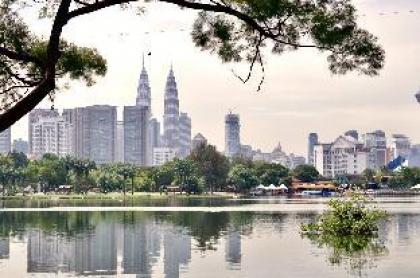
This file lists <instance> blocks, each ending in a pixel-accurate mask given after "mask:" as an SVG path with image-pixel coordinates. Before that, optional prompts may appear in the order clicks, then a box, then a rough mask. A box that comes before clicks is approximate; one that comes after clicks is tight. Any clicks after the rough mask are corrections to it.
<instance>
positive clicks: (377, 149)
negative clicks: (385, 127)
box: [362, 130, 387, 169]
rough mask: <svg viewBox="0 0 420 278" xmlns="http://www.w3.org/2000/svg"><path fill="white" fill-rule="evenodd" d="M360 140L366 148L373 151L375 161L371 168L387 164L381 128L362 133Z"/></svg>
mask: <svg viewBox="0 0 420 278" xmlns="http://www.w3.org/2000/svg"><path fill="white" fill-rule="evenodd" d="M362 141H363V144H364V146H365V147H366V148H368V149H370V150H371V152H372V153H373V156H374V159H375V163H374V165H373V169H380V168H381V167H383V166H385V165H386V164H387V159H386V137H385V132H383V131H382V130H375V131H373V132H369V133H366V134H363V135H362Z"/></svg>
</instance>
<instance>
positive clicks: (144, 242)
mask: <svg viewBox="0 0 420 278" xmlns="http://www.w3.org/2000/svg"><path fill="white" fill-rule="evenodd" d="M159 251H160V233H159V231H158V228H157V227H156V226H154V225H153V224H152V223H139V224H133V225H129V224H126V225H124V253H123V262H122V266H123V269H124V274H141V275H142V276H141V277H143V276H147V275H150V274H151V268H152V264H153V263H155V262H156V261H157V259H156V257H157V256H159Z"/></svg>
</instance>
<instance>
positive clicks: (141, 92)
mask: <svg viewBox="0 0 420 278" xmlns="http://www.w3.org/2000/svg"><path fill="white" fill-rule="evenodd" d="M136 106H141V107H149V109H150V110H151V107H152V97H151V89H150V85H149V75H148V74H147V71H146V67H145V66H144V56H143V67H142V69H141V73H140V78H139V83H138V87H137V97H136Z"/></svg>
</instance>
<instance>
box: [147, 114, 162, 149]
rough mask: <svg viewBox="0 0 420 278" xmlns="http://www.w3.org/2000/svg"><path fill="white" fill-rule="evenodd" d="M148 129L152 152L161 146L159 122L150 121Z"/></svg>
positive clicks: (155, 120)
mask: <svg viewBox="0 0 420 278" xmlns="http://www.w3.org/2000/svg"><path fill="white" fill-rule="evenodd" d="M149 128H150V143H151V147H152V150H153V148H158V147H160V145H161V142H160V140H161V134H160V122H159V121H158V120H157V119H156V118H152V119H150V121H149Z"/></svg>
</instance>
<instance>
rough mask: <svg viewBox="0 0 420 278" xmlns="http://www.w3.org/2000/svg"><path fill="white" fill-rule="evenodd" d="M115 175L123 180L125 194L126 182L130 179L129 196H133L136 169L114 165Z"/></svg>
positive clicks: (123, 165) (126, 165) (128, 165)
mask: <svg viewBox="0 0 420 278" xmlns="http://www.w3.org/2000/svg"><path fill="white" fill-rule="evenodd" d="M115 168H116V173H117V174H118V175H120V176H121V177H122V178H123V192H124V195H125V193H126V187H125V185H126V182H127V179H128V178H130V179H131V195H134V177H135V175H136V169H135V167H134V166H133V165H130V164H117V165H115Z"/></svg>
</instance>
